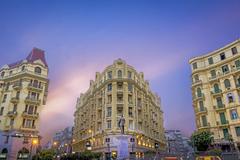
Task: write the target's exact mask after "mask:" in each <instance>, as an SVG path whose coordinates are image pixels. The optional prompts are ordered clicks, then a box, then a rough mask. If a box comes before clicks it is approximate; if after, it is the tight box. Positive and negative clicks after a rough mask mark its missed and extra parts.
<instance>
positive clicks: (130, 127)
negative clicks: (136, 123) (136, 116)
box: [128, 120, 134, 130]
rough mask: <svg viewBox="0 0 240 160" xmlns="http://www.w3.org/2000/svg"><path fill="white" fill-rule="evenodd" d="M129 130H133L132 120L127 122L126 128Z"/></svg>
mask: <svg viewBox="0 0 240 160" xmlns="http://www.w3.org/2000/svg"><path fill="white" fill-rule="evenodd" d="M128 128H129V129H131V130H133V129H134V128H133V120H129V126H128Z"/></svg>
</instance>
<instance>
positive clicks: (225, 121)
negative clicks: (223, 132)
mask: <svg viewBox="0 0 240 160" xmlns="http://www.w3.org/2000/svg"><path fill="white" fill-rule="evenodd" d="M228 125H229V121H228V120H224V121H222V122H219V121H217V126H219V127H226V126H228Z"/></svg>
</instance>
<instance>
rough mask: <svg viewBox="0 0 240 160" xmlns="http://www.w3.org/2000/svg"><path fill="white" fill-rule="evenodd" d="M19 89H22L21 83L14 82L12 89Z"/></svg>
mask: <svg viewBox="0 0 240 160" xmlns="http://www.w3.org/2000/svg"><path fill="white" fill-rule="evenodd" d="M21 88H22V83H21V82H15V83H14V84H13V89H15V90H20V89H21Z"/></svg>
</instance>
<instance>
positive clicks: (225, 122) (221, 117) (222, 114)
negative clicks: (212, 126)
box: [219, 112, 227, 124]
mask: <svg viewBox="0 0 240 160" xmlns="http://www.w3.org/2000/svg"><path fill="white" fill-rule="evenodd" d="M219 116H220V120H221V124H227V120H226V117H225V114H224V112H222V113H219Z"/></svg>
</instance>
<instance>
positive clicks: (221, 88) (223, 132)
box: [189, 40, 240, 149]
mask: <svg viewBox="0 0 240 160" xmlns="http://www.w3.org/2000/svg"><path fill="white" fill-rule="evenodd" d="M189 63H190V64H191V69H192V75H191V77H192V96H193V107H194V111H195V118H196V126H197V129H198V130H209V131H210V132H212V133H213V135H214V140H215V143H219V144H228V143H229V144H230V142H231V139H233V142H234V144H235V146H238V147H239V146H240V117H239V113H240V40H236V41H234V42H232V43H230V44H228V45H226V46H224V47H222V48H220V49H217V50H215V51H213V52H211V53H208V54H206V55H202V56H198V57H195V58H192V59H191V60H190V61H189ZM222 149H224V146H222Z"/></svg>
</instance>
